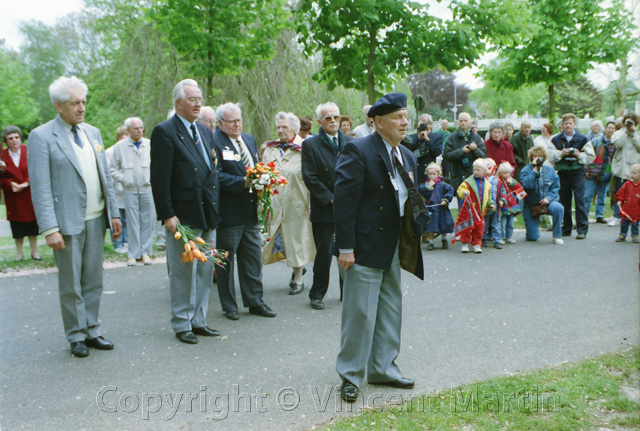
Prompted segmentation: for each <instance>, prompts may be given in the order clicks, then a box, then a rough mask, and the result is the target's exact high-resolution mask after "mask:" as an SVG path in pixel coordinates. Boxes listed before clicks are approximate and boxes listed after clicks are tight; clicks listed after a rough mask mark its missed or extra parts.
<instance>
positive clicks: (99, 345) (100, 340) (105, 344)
mask: <svg viewBox="0 0 640 431" xmlns="http://www.w3.org/2000/svg"><path fill="white" fill-rule="evenodd" d="M87 346H89V347H93V348H94V349H98V350H113V343H112V342H111V341H108V340H105V339H104V337H96V338H92V339H90V340H87Z"/></svg>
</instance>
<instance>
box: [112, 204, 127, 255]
mask: <svg viewBox="0 0 640 431" xmlns="http://www.w3.org/2000/svg"><path fill="white" fill-rule="evenodd" d="M120 222H121V223H122V234H121V235H120V238H118V240H117V241H114V240H113V239H111V242H112V243H113V248H114V250H115V249H116V248H120V247H122V246H124V244H125V243H128V242H129V241H128V240H129V238H127V216H126V215H125V213H124V208H120Z"/></svg>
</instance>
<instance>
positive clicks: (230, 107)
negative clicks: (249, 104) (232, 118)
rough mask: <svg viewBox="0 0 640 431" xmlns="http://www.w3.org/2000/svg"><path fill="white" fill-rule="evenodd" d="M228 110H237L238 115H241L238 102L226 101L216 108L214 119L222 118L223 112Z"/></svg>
mask: <svg viewBox="0 0 640 431" xmlns="http://www.w3.org/2000/svg"><path fill="white" fill-rule="evenodd" d="M228 111H238V112H240V115H242V110H241V109H240V104H239V103H232V102H227V103H225V104H223V105H220V106H218V107H217V108H216V120H218V121H221V120H224V119H225V118H224V114H226V113H227V112H228Z"/></svg>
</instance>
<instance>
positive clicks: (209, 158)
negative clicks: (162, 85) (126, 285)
mask: <svg viewBox="0 0 640 431" xmlns="http://www.w3.org/2000/svg"><path fill="white" fill-rule="evenodd" d="M173 102H174V107H175V110H176V115H174V116H173V117H171V118H170V119H168V120H167V121H165V122H163V123H160V124H158V125H157V126H156V127H155V128H154V129H153V133H152V134H151V188H152V191H153V200H154V201H155V206H156V212H157V214H158V219H159V220H162V221H163V222H164V226H165V228H166V229H167V231H169V233H170V235H168V236H167V244H166V247H167V260H168V264H169V267H170V268H171V271H170V275H169V295H170V297H171V325H172V326H173V330H174V331H175V332H176V337H177V338H178V340H180V341H182V342H183V343H187V344H196V343H197V342H198V338H197V337H196V335H201V336H204V337H215V336H218V335H220V333H219V332H218V331H216V330H215V329H211V328H209V327H208V326H207V323H206V317H207V308H208V306H209V293H210V292H211V284H212V282H213V264H212V262H210V261H209V262H200V261H199V260H197V259H194V262H193V263H184V262H182V258H181V255H182V252H183V251H184V248H183V247H184V244H183V242H182V241H181V240H178V239H176V238H175V237H174V234H175V232H176V227H177V225H178V224H183V225H187V226H189V227H190V228H191V229H194V230H195V231H196V234H197V235H199V236H200V237H201V238H202V239H204V240H205V241H206V242H207V243H209V242H210V240H211V238H213V234H214V232H215V228H216V226H218V223H219V222H220V219H221V218H220V215H219V211H218V206H219V205H218V200H219V182H218V173H217V169H216V163H217V161H216V158H215V157H213V155H214V153H213V151H212V147H213V134H212V133H211V129H209V128H208V127H207V126H205V125H203V124H200V123H198V122H196V120H197V119H198V115H199V114H200V108H201V107H202V92H201V91H200V89H199V88H198V83H197V82H196V81H194V80H193V79H185V80H182V81H180V82H179V83H178V84H177V85H176V86H175V87H174V89H173Z"/></svg>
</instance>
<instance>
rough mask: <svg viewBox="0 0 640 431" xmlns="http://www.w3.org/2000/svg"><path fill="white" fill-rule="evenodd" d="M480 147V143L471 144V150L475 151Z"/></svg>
mask: <svg viewBox="0 0 640 431" xmlns="http://www.w3.org/2000/svg"><path fill="white" fill-rule="evenodd" d="M476 148H478V145H477V144H476V143H475V142H472V143H470V144H469V150H471V151H475V150H476Z"/></svg>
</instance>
